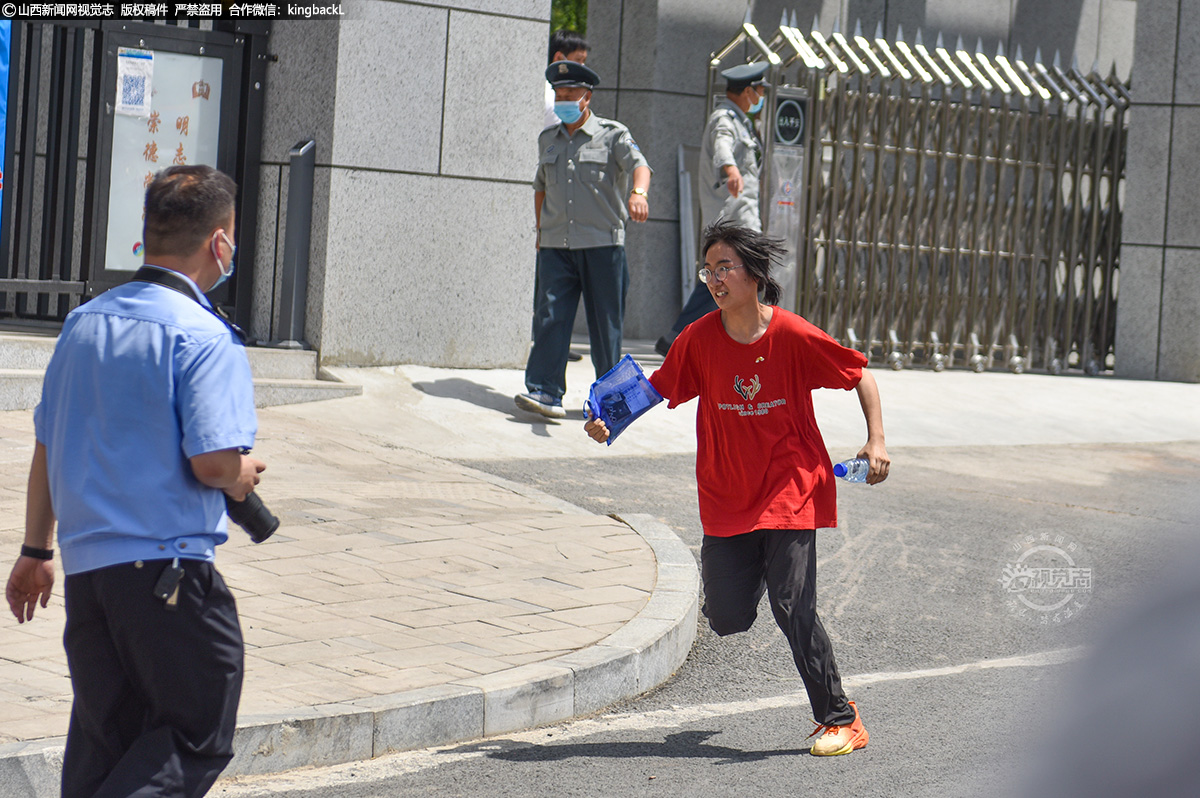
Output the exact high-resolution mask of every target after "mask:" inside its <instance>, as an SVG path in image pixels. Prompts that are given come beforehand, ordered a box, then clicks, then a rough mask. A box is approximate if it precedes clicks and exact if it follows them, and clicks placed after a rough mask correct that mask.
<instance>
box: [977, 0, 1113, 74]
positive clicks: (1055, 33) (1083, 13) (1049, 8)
mask: <svg viewBox="0 0 1200 798" xmlns="http://www.w3.org/2000/svg"><path fill="white" fill-rule="evenodd" d="M1012 13H1013V16H1012V32H1011V34H1010V36H1009V37H1008V41H1007V42H1006V43H1005V47H1006V49H1010V50H1013V51H1015V50H1016V46H1017V45H1018V44H1020V45H1021V52H1022V55H1024V56H1025V58H1026V60H1032V59H1033V55H1034V53H1035V52H1036V50H1037V48H1039V47H1040V48H1041V50H1042V56H1043V60H1044V61H1045V62H1046V63H1050V61H1051V60H1053V58H1054V53H1055V52H1059V53H1061V54H1062V58H1063V65H1064V66H1069V65H1070V63H1071V57H1072V56H1073V55H1076V54H1078V56H1079V63H1080V66H1082V67H1083V68H1084V69H1086V68H1087V67H1089V66H1091V64H1092V59H1094V58H1095V57H1096V30H1097V26H1098V24H1099V16H1100V0H1055V2H1053V3H1047V2H1044V1H1043V2H1039V0H1015V2H1014V3H1013V12H1012ZM965 41H966V37H964V43H965ZM969 41H970V44H971V45H974V44H975V39H974V38H973V37H972V38H971V39H970V40H969ZM992 52H995V50H994V49H993V50H991V51H990V52H989V55H990V54H991V53H992Z"/></svg>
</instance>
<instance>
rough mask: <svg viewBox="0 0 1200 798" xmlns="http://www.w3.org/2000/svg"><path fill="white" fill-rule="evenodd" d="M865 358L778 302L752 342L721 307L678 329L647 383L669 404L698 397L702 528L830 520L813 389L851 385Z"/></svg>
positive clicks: (719, 530)
mask: <svg viewBox="0 0 1200 798" xmlns="http://www.w3.org/2000/svg"><path fill="white" fill-rule="evenodd" d="M865 365H867V358H866V357H865V356H864V355H863V354H862V353H861V352H856V351H855V350H853V349H847V348H846V347H844V346H842V345H841V344H839V343H838V342H837V341H835V340H833V339H832V338H830V337H829V336H828V335H826V334H825V332H824V331H822V330H821V329H820V328H818V327H816V326H815V325H813V324H810V323H809V322H807V321H805V320H804V319H802V318H801V317H799V316H797V315H796V314H794V313H789V312H788V311H786V310H783V309H782V308H775V309H774V314H773V315H772V317H771V322H770V324H768V325H767V331H766V332H765V333H763V336H762V337H761V338H759V339H758V340H757V341H755V342H754V343H752V344H740V343H738V342H737V341H734V340H733V339H732V338H730V337H729V333H727V332H726V331H725V326H724V325H723V324H722V323H721V312H720V311H719V310H718V311H713V312H712V313H709V314H708V315H707V316H704V317H703V318H701V319H698V320H697V321H695V322H693V323H692V324H691V325H689V326H688V327H687V328H685V329H684V331H683V332H682V333H680V335H679V337H678V338H677V339H675V343H673V344H672V345H671V350H670V353H669V354H668V355H667V357H666V360H664V361H663V364H662V368H660V369H658V371H656V372H654V374H653V375H652V376H651V377H650V382H651V383H653V385H654V387H655V388H656V389H657V390H658V392H659V393H661V394H662V395H663V397H665V398H666V399H667V401H668V407H675V406H676V405H679V404H682V403H683V402H686V401H688V400H690V399H692V398H693V397H696V396H699V397H700V406H699V408H698V409H697V412H696V481H697V483H698V488H699V494H700V521H701V523H702V524H703V526H704V533H705V534H706V535H715V536H718V537H729V536H731V535H741V534H745V533H747V532H753V531H754V530H756V529H817V528H820V527H835V526H837V490H836V488H835V486H834V476H833V464H832V463H831V462H830V460H829V454H828V452H827V451H826V449H825V441H824V440H823V439H822V438H821V431H820V430H819V429H817V420H816V417H815V416H814V414H813V405H812V390H813V389H814V388H841V389H843V390H850V389H851V388H854V387H855V386H856V385H858V382H859V380H861V379H862V369H863V366H865Z"/></svg>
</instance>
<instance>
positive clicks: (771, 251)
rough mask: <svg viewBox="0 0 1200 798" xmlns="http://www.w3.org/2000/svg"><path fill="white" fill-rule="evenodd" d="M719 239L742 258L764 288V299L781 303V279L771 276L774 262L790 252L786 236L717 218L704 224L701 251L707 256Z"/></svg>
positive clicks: (759, 284)
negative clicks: (761, 231) (775, 236)
mask: <svg viewBox="0 0 1200 798" xmlns="http://www.w3.org/2000/svg"><path fill="white" fill-rule="evenodd" d="M718 242H720V243H724V244H725V245H727V246H728V247H729V248H730V249H732V250H733V251H734V252H736V253H737V256H738V257H739V258H741V260H742V263H743V264H744V265H745V267H746V271H747V272H749V274H750V276H751V277H752V278H753V279H754V282H756V283H758V287H759V289H761V290H762V292H763V301H764V302H766V303H767V304H768V305H776V304H778V303H779V293H780V291H781V289H780V287H779V283H777V282H775V279H774V278H773V277H771V263H772V262H775V263H778V262H779V261H780V260H781V259H782V258H783V256H784V255H785V254H787V250H786V249H784V247H783V239H782V238H771V237H769V236H767V235H764V234H763V233H760V232H758V231H756V230H751V229H750V228H749V227H742V226H741V225H739V224H737V223H736V222H733V221H730V220H728V219H718V220H717V221H715V222H713V223H712V224H710V225H709V226H708V227H706V228H704V245H703V246H702V247H701V250H700V251H701V253H702V254H704V255H705V256H707V255H708V251H709V250H710V249H712V247H713V245H714V244H717V243H718Z"/></svg>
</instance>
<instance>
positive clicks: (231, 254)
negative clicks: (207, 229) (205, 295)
mask: <svg viewBox="0 0 1200 798" xmlns="http://www.w3.org/2000/svg"><path fill="white" fill-rule="evenodd" d="M219 235H220V236H221V238H223V239H225V243H226V244H227V245H228V246H229V271H225V267H224V266H222V265H221V256H220V255H219V254H218V253H217V242H216V239H214V240H213V245H212V251H213V257H214V258H216V260H217V268H218V269H220V270H221V276H220V277H218V278H217V281H216V282H215V283H213V286H212V288H210V289H208V290H209V291H214V290H216V288H217V287H218V286H220V285H221V283H223V282H225V281H226V280H228V279H229V278H230V277H232V276H233V258H234V256H235V255H237V247H236V246H235V245H234V243H233V242H232V241H230V240H229V236H227V235H225V233H224V232H221V233H219Z"/></svg>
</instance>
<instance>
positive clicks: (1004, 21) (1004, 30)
mask: <svg viewBox="0 0 1200 798" xmlns="http://www.w3.org/2000/svg"><path fill="white" fill-rule="evenodd" d="M1068 1H1070V0H1068ZM1074 1H1075V2H1078V0H1074ZM1010 14H1011V6H1010V5H1009V4H1008V3H1005V2H1001V3H997V2H978V3H973V2H963V0H926V3H925V25H924V35H925V36H926V37H927V38H926V39H925V41H926V43H927V44H932V43H933V41H934V40H935V39H936V37H937V34H939V33H941V34H943V35H944V36H945V37H946V41H947V42H953V41H954V40H955V39H956V38H957V37H959V36H962V38H963V44H964V45H966V46H967V47H969V48H972V49H974V47H975V44H976V42H977V41H979V40H981V39H982V41H983V52H985V53H989V54H991V53H994V52H996V45H997V44H999V43H1001V42H1004V43H1005V44H1006V45H1007V43H1008V33H1009V23H1010ZM905 32H906V33H908V29H907V28H905ZM908 36H909V37H912V36H913V34H912V33H908Z"/></svg>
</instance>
